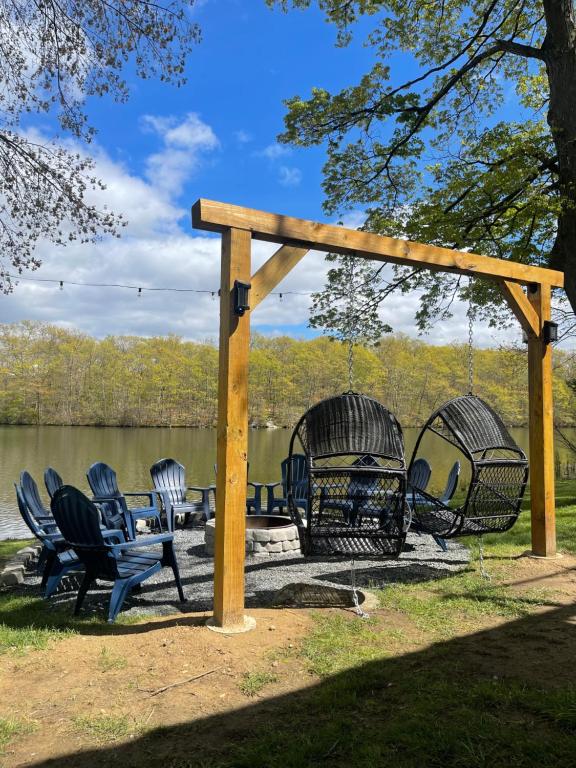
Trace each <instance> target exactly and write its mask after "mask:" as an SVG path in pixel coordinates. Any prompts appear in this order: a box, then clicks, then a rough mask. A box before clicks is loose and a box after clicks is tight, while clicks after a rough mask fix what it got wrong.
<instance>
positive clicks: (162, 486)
mask: <svg viewBox="0 0 576 768" xmlns="http://www.w3.org/2000/svg"><path fill="white" fill-rule="evenodd" d="M150 475H151V477H152V482H153V483H154V488H156V490H157V491H165V492H166V493H167V494H168V496H169V498H170V501H171V502H172V504H183V503H184V502H185V501H186V470H185V469H184V467H183V466H182V464H179V463H178V462H177V461H176V459H159V461H157V462H156V463H155V464H152V466H151V467H150Z"/></svg>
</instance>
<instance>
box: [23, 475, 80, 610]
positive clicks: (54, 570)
mask: <svg viewBox="0 0 576 768" xmlns="http://www.w3.org/2000/svg"><path fill="white" fill-rule="evenodd" d="M32 483H34V480H32ZM14 488H15V489H16V502H17V504H18V510H19V512H20V514H21V516H22V519H23V520H24V522H25V523H26V525H27V526H28V528H29V529H30V531H31V532H32V535H33V536H35V537H36V538H37V539H38V541H39V542H40V543H41V544H42V551H41V552H40V557H39V558H38V566H37V568H38V573H42V583H41V586H42V588H43V589H44V597H45V598H49V597H50V596H51V595H53V594H54V592H56V590H57V589H58V585H59V584H60V582H61V581H62V578H63V577H64V576H65V575H66V574H67V573H69V572H70V571H76V570H79V569H81V568H82V563H81V562H80V560H79V559H78V558H77V557H76V555H75V554H74V552H73V551H72V550H71V549H70V547H69V545H68V544H67V542H66V541H65V540H64V537H63V536H62V534H61V533H60V531H59V530H58V526H57V525H56V521H55V520H54V518H53V517H52V516H50V521H47V522H42V523H41V522H38V520H37V519H36V517H34V515H33V513H32V511H31V509H30V506H29V505H28V503H27V501H26V498H27V496H26V494H25V493H24V491H23V489H22V486H21V485H18V483H14ZM28 498H29V497H28Z"/></svg>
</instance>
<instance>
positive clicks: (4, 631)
mask: <svg viewBox="0 0 576 768" xmlns="http://www.w3.org/2000/svg"><path fill="white" fill-rule="evenodd" d="M148 618H149V617H148V616H119V617H118V619H117V620H116V624H115V625H114V626H110V625H109V624H108V623H107V622H105V621H103V620H102V618H101V617H100V616H96V615H92V616H88V617H85V616H78V617H75V616H73V615H72V610H71V607H70V606H69V605H68V606H64V607H62V608H55V607H54V606H52V605H51V604H50V602H46V601H45V600H42V599H41V598H38V597H30V596H27V595H26V596H25V595H22V594H19V593H17V592H7V593H5V594H1V595H0V655H2V654H12V655H16V656H21V655H23V654H25V653H27V652H28V651H31V650H43V649H45V648H47V647H48V645H49V643H51V642H53V641H56V640H61V639H63V638H65V637H69V636H70V635H71V634H82V633H83V632H89V633H90V634H96V633H97V632H101V633H102V634H103V635H110V634H114V633H115V632H116V631H121V627H122V626H127V625H130V624H136V623H139V622H140V621H143V620H146V619H148ZM115 627H116V628H120V629H115ZM119 658H120V657H115V658H114V659H113V660H112V662H111V663H113V664H119V663H120V664H121V663H122V662H121V661H119Z"/></svg>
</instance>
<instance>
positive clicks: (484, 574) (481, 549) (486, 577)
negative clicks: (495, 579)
mask: <svg viewBox="0 0 576 768" xmlns="http://www.w3.org/2000/svg"><path fill="white" fill-rule="evenodd" d="M478 560H479V565H480V576H481V577H482V578H483V579H484V580H485V581H492V576H490V574H489V573H488V571H487V570H486V565H485V563H484V542H483V540H482V536H478Z"/></svg>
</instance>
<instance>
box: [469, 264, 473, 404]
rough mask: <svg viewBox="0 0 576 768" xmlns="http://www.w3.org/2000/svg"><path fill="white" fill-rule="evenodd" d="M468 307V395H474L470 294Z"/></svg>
mask: <svg viewBox="0 0 576 768" xmlns="http://www.w3.org/2000/svg"><path fill="white" fill-rule="evenodd" d="M468 288H469V291H470V289H471V288H472V278H469V283H468ZM469 297H470V298H469V305H468V394H470V395H471V394H472V392H473V389H474V322H473V311H472V298H471V293H469Z"/></svg>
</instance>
